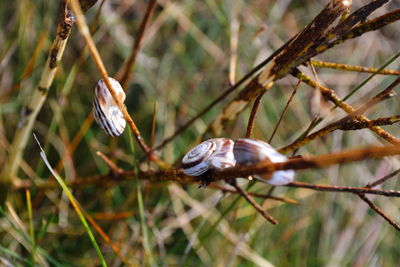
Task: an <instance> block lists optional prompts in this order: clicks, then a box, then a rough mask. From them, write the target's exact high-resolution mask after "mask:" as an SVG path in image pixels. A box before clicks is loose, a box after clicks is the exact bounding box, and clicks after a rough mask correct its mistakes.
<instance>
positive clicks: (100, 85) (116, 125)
mask: <svg viewBox="0 0 400 267" xmlns="http://www.w3.org/2000/svg"><path fill="white" fill-rule="evenodd" d="M108 79H109V80H110V82H111V84H112V86H113V88H114V90H115V93H116V94H117V97H118V99H119V100H120V101H121V102H124V101H125V92H124V90H123V89H122V87H121V85H120V84H119V82H118V81H117V80H115V79H113V78H111V77H109V78H108ZM93 116H94V119H95V120H96V122H97V123H98V124H99V125H100V127H101V128H103V130H104V131H106V133H107V134H108V135H111V136H113V137H116V136H119V135H121V134H122V133H123V132H124V130H125V126H126V121H125V119H124V116H123V114H122V112H121V110H120V109H119V108H118V106H117V103H115V101H114V99H113V97H112V95H111V93H110V92H109V91H108V88H107V85H106V84H105V82H104V80H100V81H98V82H97V86H96V90H95V98H94V101H93Z"/></svg>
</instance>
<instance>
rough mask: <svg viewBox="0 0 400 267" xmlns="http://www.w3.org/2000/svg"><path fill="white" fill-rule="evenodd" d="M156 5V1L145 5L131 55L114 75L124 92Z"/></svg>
mask: <svg viewBox="0 0 400 267" xmlns="http://www.w3.org/2000/svg"><path fill="white" fill-rule="evenodd" d="M156 4H157V0H150V1H149V3H148V5H147V9H146V13H145V15H144V17H143V20H142V22H141V23H140V26H139V31H138V32H137V34H136V37H135V42H134V44H133V47H132V51H131V54H130V56H129V58H128V60H127V61H126V63H125V64H124V68H122V69H121V71H120V72H118V73H117V75H116V79H117V80H119V81H120V82H121V86H122V88H124V90H127V88H128V84H129V80H130V77H131V75H132V72H133V70H134V68H135V63H136V57H137V55H138V53H139V50H140V48H141V44H142V41H143V37H144V32H145V31H146V28H147V25H148V24H149V22H150V19H151V17H152V15H153V12H154V10H155V7H156Z"/></svg>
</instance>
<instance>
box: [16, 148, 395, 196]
mask: <svg viewBox="0 0 400 267" xmlns="http://www.w3.org/2000/svg"><path fill="white" fill-rule="evenodd" d="M394 155H400V146H383V147H368V148H361V149H353V150H349V151H344V152H339V153H332V154H324V155H319V156H314V157H303V158H294V159H289V160H288V161H286V162H280V163H271V162H263V163H260V164H257V165H252V166H238V167H233V168H227V169H223V170H220V171H215V172H213V173H209V174H207V178H208V179H211V181H218V180H225V181H229V180H231V179H233V178H237V177H248V176H249V175H255V174H264V175H265V174H269V173H272V172H274V171H277V170H289V169H292V170H305V169H310V168H325V167H328V166H332V165H335V164H341V163H350V162H354V161H360V160H365V159H371V158H382V157H386V156H394ZM109 177H110V176H109V175H100V176H94V177H91V178H85V179H76V181H73V182H72V183H71V184H70V185H74V186H78V185H85V184H91V185H93V184H106V185H109V184H112V183H115V182H120V181H124V180H125V181H126V180H131V179H133V178H135V179H140V180H149V181H151V182H166V181H174V182H178V183H199V182H201V181H203V177H202V176H197V177H193V176H188V175H185V174H184V173H183V171H182V169H166V170H160V171H145V172H143V171H140V172H139V173H136V172H135V171H124V172H123V173H122V174H120V175H118V176H116V179H109ZM14 186H15V187H16V188H17V189H21V188H23V189H25V188H29V187H31V186H32V184H31V183H30V182H29V181H19V182H18V183H15V184H14ZM35 186H36V187H38V188H48V187H50V188H51V187H52V184H51V183H46V182H44V183H40V184H37V185H35ZM287 186H291V187H315V186H317V187H318V185H312V184H311V185H310V184H305V183H299V182H295V183H291V184H288V185H287ZM332 188H333V190H332ZM341 188H343V187H331V186H330V187H328V188H327V189H328V190H325V191H344V192H346V188H347V191H348V188H350V191H349V192H354V193H370V194H381V195H387V196H396V197H399V196H400V192H398V191H384V190H377V189H371V188H357V187H354V188H351V187H345V189H344V190H341ZM351 190H353V191H351ZM354 190H355V191H354ZM357 190H358V191H357Z"/></svg>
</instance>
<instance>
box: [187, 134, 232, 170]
mask: <svg viewBox="0 0 400 267" xmlns="http://www.w3.org/2000/svg"><path fill="white" fill-rule="evenodd" d="M233 145H234V144H233V141H232V140H231V139H229V138H213V139H209V140H207V141H204V142H203V143H200V144H199V145H197V146H195V147H194V148H193V149H192V150H190V151H189V152H188V153H187V154H186V155H185V156H184V157H183V159H182V168H183V172H184V173H185V174H187V175H190V176H199V175H202V174H203V173H205V172H206V171H208V170H212V169H214V170H218V169H223V168H229V167H233V166H235V163H236V161H235V158H234V155H233Z"/></svg>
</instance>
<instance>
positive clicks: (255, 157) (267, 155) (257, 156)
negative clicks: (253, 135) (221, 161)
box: [233, 138, 295, 185]
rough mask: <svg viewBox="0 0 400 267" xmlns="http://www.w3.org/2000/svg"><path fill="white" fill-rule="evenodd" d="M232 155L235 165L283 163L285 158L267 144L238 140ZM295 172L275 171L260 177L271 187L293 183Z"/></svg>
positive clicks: (246, 139) (250, 140)
mask: <svg viewBox="0 0 400 267" xmlns="http://www.w3.org/2000/svg"><path fill="white" fill-rule="evenodd" d="M233 154H234V156H235V160H236V163H237V164H242V165H254V164H257V163H260V162H265V161H267V162H268V161H269V162H273V163H278V162H285V161H287V157H286V156H284V155H282V154H280V153H279V152H278V151H276V150H275V149H274V148H273V147H272V146H270V145H269V144H268V143H266V142H263V141H260V140H254V139H248V138H239V139H236V140H235V145H234V148H233ZM294 175H295V172H294V171H293V170H283V171H276V172H274V173H273V174H272V175H271V174H269V175H260V176H259V177H261V178H263V179H266V182H267V183H269V184H272V185H285V184H288V183H290V182H292V181H293V179H294Z"/></svg>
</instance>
